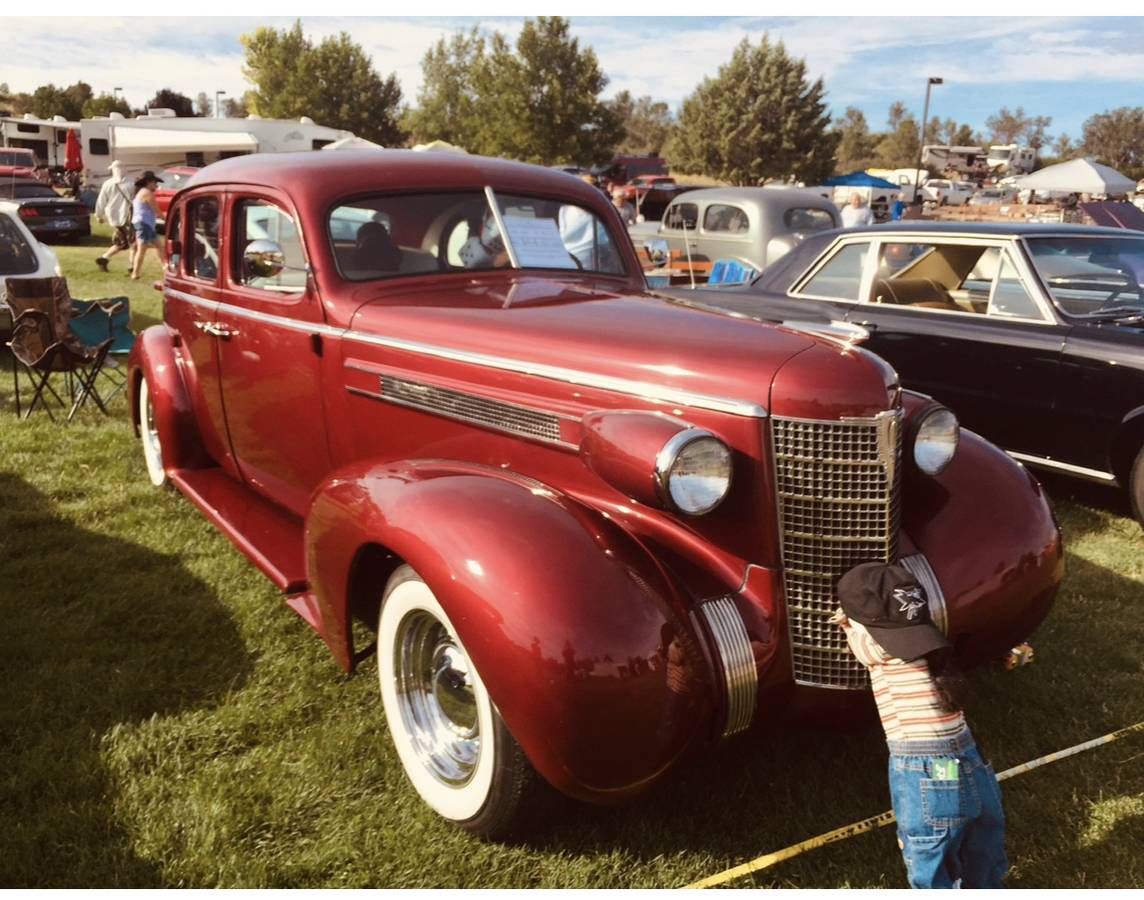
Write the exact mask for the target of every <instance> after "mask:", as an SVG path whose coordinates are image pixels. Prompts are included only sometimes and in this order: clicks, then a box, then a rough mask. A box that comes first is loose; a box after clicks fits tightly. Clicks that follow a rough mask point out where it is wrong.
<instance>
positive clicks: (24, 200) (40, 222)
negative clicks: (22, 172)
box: [0, 178, 91, 240]
mask: <svg viewBox="0 0 1144 900" xmlns="http://www.w3.org/2000/svg"><path fill="white" fill-rule="evenodd" d="M0 200H8V201H11V202H12V203H14V204H15V205H16V207H17V213H16V214H17V215H18V216H19V217H20V219H21V221H22V222H23V223H24V224H25V225H27V226H28V230H29V231H31V232H32V234H34V235H35V236H36V237H37V238H39V239H40V240H48V239H49V238H53V239H55V238H64V239H75V238H79V237H83V236H85V235H89V234H91V212H90V211H89V210H88V208H87V207H86V206H84V204H83V203H82V201H79V200H76V199H75V198H74V197H61V196H60V195H59V194H57V193H56V192H55V191H54V190H53V189H52V188H50V187H48V185H46V184H42V183H41V182H39V181H34V180H32V179H30V178H8V179H2V180H0Z"/></svg>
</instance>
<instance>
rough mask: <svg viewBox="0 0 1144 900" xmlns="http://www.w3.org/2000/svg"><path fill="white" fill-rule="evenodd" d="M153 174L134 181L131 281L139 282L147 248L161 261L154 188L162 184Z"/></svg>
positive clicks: (161, 253) (146, 174) (161, 249)
mask: <svg viewBox="0 0 1144 900" xmlns="http://www.w3.org/2000/svg"><path fill="white" fill-rule="evenodd" d="M162 180H163V179H162V178H157V177H156V176H155V173H154V172H150V171H147V172H144V173H143V174H142V175H140V176H139V178H138V179H137V180H136V181H135V199H134V200H133V201H131V224H132V226H133V227H134V228H135V260H134V265H133V266H132V269H131V278H132V280H133V281H138V280H139V272H140V271H141V270H142V268H143V257H144V256H146V255H147V250H148V248H151V249H154V251H155V253H156V254H157V255H158V257H159V261H160V262H162V261H163V248H162V247H161V246H160V244H159V232H158V231H156V229H155V217H156V216H157V215H158V213H159V204H158V203H157V202H156V201H155V188H156V187H157V186H158V185H159V184H160V182H162Z"/></svg>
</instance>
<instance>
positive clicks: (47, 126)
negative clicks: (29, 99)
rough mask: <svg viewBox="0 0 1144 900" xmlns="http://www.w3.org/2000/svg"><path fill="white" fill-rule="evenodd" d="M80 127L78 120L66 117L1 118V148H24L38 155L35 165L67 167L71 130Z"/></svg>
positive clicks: (25, 115) (31, 116)
mask: <svg viewBox="0 0 1144 900" xmlns="http://www.w3.org/2000/svg"><path fill="white" fill-rule="evenodd" d="M78 129H79V122H69V121H68V120H67V119H65V118H64V117H63V116H53V117H52V118H51V119H37V118H36V117H35V116H33V115H32V114H31V113H25V114H24V115H23V116H19V117H17V116H4V117H3V118H0V147H22V148H23V149H25V150H31V151H32V152H33V153H35V154H36V164H37V165H39V166H42V167H44V168H47V169H54V168H60V169H62V168H63V167H64V163H65V162H66V161H67V145H68V131H75V130H78Z"/></svg>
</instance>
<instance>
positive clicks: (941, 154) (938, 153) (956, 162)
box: [922, 144, 985, 175]
mask: <svg viewBox="0 0 1144 900" xmlns="http://www.w3.org/2000/svg"><path fill="white" fill-rule="evenodd" d="M984 158H985V148H984V147H969V146H965V147H953V146H948V145H946V144H926V145H925V146H924V147H922V165H923V166H924V167H925V168H927V169H933V170H934V171H935V172H942V173H951V172H956V173H957V174H958V175H972V174H974V173H975V172H977V171H978V170H980V169H981V165H982V163H983V161H984Z"/></svg>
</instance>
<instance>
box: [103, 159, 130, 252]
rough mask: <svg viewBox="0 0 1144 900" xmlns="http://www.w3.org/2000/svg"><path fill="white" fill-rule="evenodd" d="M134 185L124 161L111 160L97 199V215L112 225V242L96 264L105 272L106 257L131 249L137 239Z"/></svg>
mask: <svg viewBox="0 0 1144 900" xmlns="http://www.w3.org/2000/svg"><path fill="white" fill-rule="evenodd" d="M131 194H132V186H131V179H129V178H128V177H127V176H126V175H125V174H124V172H123V164H122V163H120V162H119V160H115V162H113V163H112V164H111V175H110V177H109V178H108V179H107V181H105V182H103V186H102V187H100V189H99V196H98V197H97V198H96V200H95V217H96V219H98V220H99V221H100V222H106V223H107V224H108V225H110V226H111V227H112V229H113V233H112V237H111V246H110V247H109V248H108V249H107V250H105V251H104V252H103V253H102V254H100V255H99V256H97V257H96V258H95V264H96V265H97V266H99V268H100V269H102V270H103V271H104V272H106V271H107V261H108V260H109V259H111V257H113V256H114V255H115V254H116V253H119V252H120V251H122V250H130V249H131V245H132V244H133V243H134V242H135V232H134V230H133V229H132V227H131Z"/></svg>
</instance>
